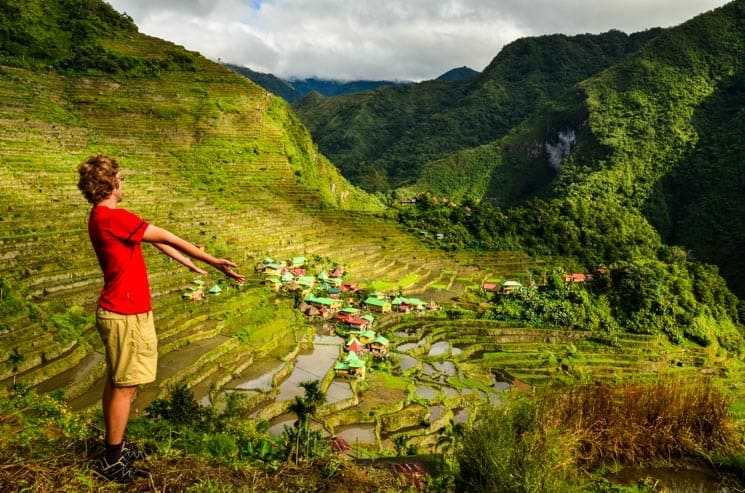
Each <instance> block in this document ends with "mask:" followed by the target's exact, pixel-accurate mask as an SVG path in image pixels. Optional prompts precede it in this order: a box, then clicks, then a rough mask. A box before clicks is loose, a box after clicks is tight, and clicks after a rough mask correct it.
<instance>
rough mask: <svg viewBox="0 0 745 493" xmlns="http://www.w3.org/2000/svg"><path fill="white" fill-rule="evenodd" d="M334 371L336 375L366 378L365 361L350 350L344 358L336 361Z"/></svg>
mask: <svg viewBox="0 0 745 493" xmlns="http://www.w3.org/2000/svg"><path fill="white" fill-rule="evenodd" d="M334 372H335V373H336V376H346V377H357V378H365V362H364V361H363V360H361V359H360V358H359V357H358V356H357V353H355V352H354V351H350V352H348V353H347V356H346V357H345V358H344V359H343V360H341V361H337V362H336V364H335V365H334Z"/></svg>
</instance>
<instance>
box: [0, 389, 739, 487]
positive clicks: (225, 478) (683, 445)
mask: <svg viewBox="0 0 745 493" xmlns="http://www.w3.org/2000/svg"><path fill="white" fill-rule="evenodd" d="M18 390H19V392H17V393H16V394H15V395H13V396H12V397H11V398H10V399H8V400H7V401H5V402H4V403H3V404H2V407H1V408H0V432H2V436H3V437H4V439H3V440H2V441H0V464H1V465H0V484H2V485H4V486H3V491H35V492H51V491H101V490H105V491H121V490H125V489H127V491H194V492H196V491H205V492H214V491H288V492H289V491H293V492H296V491H328V492H336V491H350V490H349V485H350V484H354V491H359V492H368V491H369V492H378V491H417V490H427V491H484V492H486V491H490V492H493V491H545V492H549V491H550V492H560V491H566V492H579V491H595V492H601V491H603V492H611V491H613V492H621V491H628V492H632V491H665V490H664V489H661V488H662V487H661V486H654V484H650V483H649V482H648V481H643V480H640V481H639V483H638V484H635V485H626V486H624V485H618V484H613V483H611V482H610V481H609V480H607V479H606V477H607V476H608V475H609V474H610V473H611V472H612V471H616V470H618V469H619V468H622V467H623V466H626V465H647V466H650V467H655V466H659V465H660V464H664V465H667V466H680V465H681V464H684V463H685V464H689V465H690V464H699V465H701V464H704V465H707V468H708V469H713V470H714V471H715V472H716V475H717V481H718V484H719V485H728V486H729V487H730V488H736V487H738V481H741V480H742V479H743V478H744V477H745V474H744V472H745V469H744V468H743V464H745V455H744V454H743V441H742V430H741V429H740V428H739V427H738V425H737V423H736V422H735V420H734V418H733V417H732V416H731V414H730V413H729V410H730V405H731V399H730V398H728V397H726V396H725V395H724V394H723V393H722V392H720V391H719V390H718V389H717V388H716V387H715V386H714V385H713V384H712V382H711V381H710V380H707V379H704V378H701V379H688V380H687V381H680V380H678V379H675V378H667V379H662V378H661V379H660V380H658V381H656V382H652V383H632V382H627V383H622V384H617V385H608V384H590V385H576V386H567V387H562V388H555V389H551V388H546V389H545V390H543V391H540V392H539V393H538V394H528V393H523V394H514V395H512V396H510V397H509V398H508V399H507V400H506V402H505V403H504V405H502V406H499V407H493V408H486V409H485V410H484V412H483V413H482V414H481V415H480V419H479V420H478V421H477V422H476V424H475V425H473V426H469V425H458V426H452V427H451V428H450V429H449V430H447V431H448V433H444V434H443V439H442V440H441V443H440V444H439V450H438V456H439V459H436V460H435V461H432V460H431V458H430V459H426V458H425V457H405V458H399V459H398V460H399V461H403V462H406V461H409V462H413V461H416V462H424V463H428V464H430V467H428V468H427V469H428V472H429V476H428V477H427V481H426V483H423V484H422V485H420V486H416V485H414V484H412V483H410V482H408V481H406V480H405V478H401V477H396V475H395V474H394V473H393V471H392V468H391V467H390V464H387V465H385V461H380V463H379V465H378V466H375V465H373V466H371V465H369V463H368V464H367V465H365V466H361V465H356V464H355V463H354V461H353V460H352V459H351V458H349V457H347V456H344V455H341V456H340V455H337V454H335V453H333V452H331V451H330V450H328V449H325V451H324V450H321V451H319V452H318V453H317V454H315V457H306V459H304V460H297V459H294V460H290V459H288V456H283V454H284V451H286V450H287V444H286V443H284V441H283V440H285V437H284V436H280V437H277V438H273V437H271V436H269V435H268V434H267V433H266V427H267V426H266V425H267V423H266V422H263V421H261V420H254V419H247V418H246V417H245V415H244V412H243V411H242V410H241V407H240V405H239V403H236V402H233V403H227V405H226V406H225V407H224V410H223V411H221V412H220V413H209V416H208V417H205V416H204V415H199V413H200V412H201V411H195V412H197V415H199V416H201V417H198V418H196V420H195V415H194V414H193V412H192V411H190V409H196V408H197V407H198V406H196V404H195V403H193V402H192V403H189V402H187V401H183V400H179V399H180V398H179V397H177V396H176V394H175V393H174V395H173V396H172V401H171V402H170V403H167V405H168V406H173V408H174V409H175V408H176V404H178V406H177V407H178V411H179V412H177V413H176V414H177V415H178V416H176V417H174V416H171V417H170V418H169V419H158V418H156V417H155V416H151V417H147V416H146V417H140V418H136V419H135V420H134V421H133V423H132V425H131V426H130V438H131V439H132V440H133V441H134V442H136V443H137V444H139V445H140V446H142V447H143V448H144V449H145V450H147V451H148V452H149V456H148V458H147V459H146V461H145V462H144V463H143V464H142V465H143V467H144V468H146V469H147V471H148V474H147V475H146V476H145V477H142V478H141V479H139V480H138V481H136V482H135V483H133V484H131V485H128V486H123V485H117V484H114V483H107V482H106V481H105V480H104V479H103V478H101V477H100V476H98V475H97V474H96V473H95V472H94V471H93V469H92V460H93V457H95V455H96V454H97V453H100V450H99V448H100V438H99V436H100V433H101V418H100V415H99V414H97V413H95V412H92V413H73V412H71V411H70V410H69V408H68V407H67V406H66V405H65V404H63V403H62V402H61V401H60V400H56V399H55V397H54V396H49V395H47V396H37V395H36V394H34V393H33V392H29V391H24V389H18ZM432 464H436V466H432Z"/></svg>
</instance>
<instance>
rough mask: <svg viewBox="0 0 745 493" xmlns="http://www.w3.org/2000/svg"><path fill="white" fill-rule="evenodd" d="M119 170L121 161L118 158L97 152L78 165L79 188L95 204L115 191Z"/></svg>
mask: <svg viewBox="0 0 745 493" xmlns="http://www.w3.org/2000/svg"><path fill="white" fill-rule="evenodd" d="M118 172H119V163H117V162H116V159H114V158H113V157H110V156H107V155H105V154H100V153H99V154H95V155H93V156H90V157H88V159H86V160H85V161H83V162H82V163H80V164H79V165H78V173H79V174H80V179H79V180H78V188H79V189H80V191H81V192H83V196H85V199H86V200H87V201H88V202H90V203H91V204H94V205H95V204H97V203H99V202H101V201H102V200H103V199H105V198H106V197H108V196H109V195H111V192H113V191H114V188H116V174H117V173H118Z"/></svg>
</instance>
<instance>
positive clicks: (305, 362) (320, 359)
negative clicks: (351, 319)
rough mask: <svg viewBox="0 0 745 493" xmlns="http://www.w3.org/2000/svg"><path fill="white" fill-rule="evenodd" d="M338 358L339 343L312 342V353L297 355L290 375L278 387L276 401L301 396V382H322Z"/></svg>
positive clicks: (302, 390) (302, 393)
mask: <svg viewBox="0 0 745 493" xmlns="http://www.w3.org/2000/svg"><path fill="white" fill-rule="evenodd" d="M338 357H339V343H335V344H328V345H327V344H319V343H318V342H314V347H313V351H311V352H310V353H308V354H300V355H298V357H297V359H296V361H295V369H294V370H293V371H292V374H291V375H290V376H289V377H288V378H287V380H285V381H284V382H282V384H281V385H280V386H279V395H277V401H279V402H281V401H286V400H289V399H293V398H294V397H295V396H298V395H300V396H302V395H304V393H305V390H304V389H303V388H302V387H301V386H300V384H301V383H302V382H307V381H310V380H323V378H324V376H325V375H326V374H327V373H328V372H329V371H330V370H331V368H332V367H333V366H334V363H335V362H336V360H337V358H338Z"/></svg>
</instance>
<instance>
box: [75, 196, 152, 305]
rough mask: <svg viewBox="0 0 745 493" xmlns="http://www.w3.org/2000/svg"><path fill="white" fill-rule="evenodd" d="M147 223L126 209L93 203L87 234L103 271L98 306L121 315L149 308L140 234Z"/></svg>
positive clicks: (147, 284)
mask: <svg viewBox="0 0 745 493" xmlns="http://www.w3.org/2000/svg"><path fill="white" fill-rule="evenodd" d="M148 226H149V223H147V222H146V221H144V220H142V219H141V218H140V217H138V216H136V215H135V214H132V213H131V212H129V211H128V210H126V209H109V208H108V207H106V206H95V207H93V209H92V210H91V215H90V218H89V219H88V234H89V235H90V238H91V243H92V244H93V249H94V250H95V251H96V256H97V257H98V263H99V264H100V265H101V270H102V271H103V280H104V286H103V290H101V296H100V297H99V298H98V306H100V307H101V308H103V309H105V310H109V311H111V312H114V313H121V314H123V315H134V314H137V313H145V312H148V311H150V310H151V309H152V304H151V300H150V284H149V283H148V280H147V269H146V267H145V259H144V258H143V256H142V248H141V243H142V236H143V235H144V234H145V229H147V227H148Z"/></svg>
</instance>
